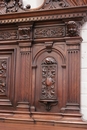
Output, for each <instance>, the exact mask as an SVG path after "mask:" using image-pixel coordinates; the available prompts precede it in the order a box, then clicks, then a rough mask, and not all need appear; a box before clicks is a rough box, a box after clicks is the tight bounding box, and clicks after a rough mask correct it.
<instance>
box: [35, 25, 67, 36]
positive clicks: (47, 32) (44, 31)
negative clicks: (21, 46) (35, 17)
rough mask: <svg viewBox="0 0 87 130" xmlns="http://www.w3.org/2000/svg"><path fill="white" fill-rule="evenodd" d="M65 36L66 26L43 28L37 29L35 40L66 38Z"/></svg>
mask: <svg viewBox="0 0 87 130" xmlns="http://www.w3.org/2000/svg"><path fill="white" fill-rule="evenodd" d="M64 36H65V27H64V26H55V27H42V28H36V29H35V31H34V37H35V38H44V37H64Z"/></svg>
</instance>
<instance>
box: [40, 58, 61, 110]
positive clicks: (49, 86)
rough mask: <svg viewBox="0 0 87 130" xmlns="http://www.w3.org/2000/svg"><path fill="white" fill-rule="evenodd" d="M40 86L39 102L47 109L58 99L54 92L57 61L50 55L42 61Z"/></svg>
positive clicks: (55, 103)
mask: <svg viewBox="0 0 87 130" xmlns="http://www.w3.org/2000/svg"><path fill="white" fill-rule="evenodd" d="M41 66H42V88H41V97H40V100H39V102H40V103H42V104H43V105H44V106H45V108H46V110H47V111H49V110H50V109H51V107H52V106H54V105H57V103H58V101H57V98H56V93H55V76H56V69H57V62H56V60H55V59H54V58H52V57H47V58H45V59H44V60H43V62H42V65H41Z"/></svg>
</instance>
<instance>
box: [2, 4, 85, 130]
mask: <svg viewBox="0 0 87 130" xmlns="http://www.w3.org/2000/svg"><path fill="white" fill-rule="evenodd" d="M86 13H87V7H86V6H84V7H83V6H82V7H72V8H62V9H51V10H37V11H27V12H18V13H14V12H13V13H7V14H2V15H0V129H1V130H11V129H12V130H15V129H17V130H24V129H26V130H28V129H34V130H37V129H40V130H43V129H45V130H47V129H50V130H51V129H55V130H56V129H60V130H66V129H67V130H76V129H77V130H80V129H81V130H84V129H87V122H84V121H83V120H82V115H81V114H80V44H81V42H82V38H81V37H80V35H79V32H80V31H79V28H80V26H81V25H82V24H83V23H84V22H85V21H86Z"/></svg>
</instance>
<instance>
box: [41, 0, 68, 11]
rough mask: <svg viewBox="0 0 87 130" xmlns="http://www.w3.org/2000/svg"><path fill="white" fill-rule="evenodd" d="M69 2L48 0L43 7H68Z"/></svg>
mask: <svg viewBox="0 0 87 130" xmlns="http://www.w3.org/2000/svg"><path fill="white" fill-rule="evenodd" d="M67 6H69V4H68V3H67V2H66V1H65V0H46V3H45V5H44V6H43V7H42V9H57V8H63V7H67Z"/></svg>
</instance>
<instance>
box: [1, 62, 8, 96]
mask: <svg viewBox="0 0 87 130" xmlns="http://www.w3.org/2000/svg"><path fill="white" fill-rule="evenodd" d="M6 69H7V61H6V60H0V95H2V94H5V91H6Z"/></svg>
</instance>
